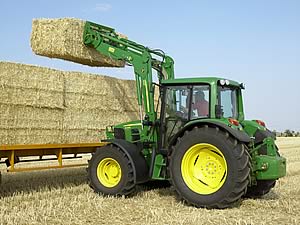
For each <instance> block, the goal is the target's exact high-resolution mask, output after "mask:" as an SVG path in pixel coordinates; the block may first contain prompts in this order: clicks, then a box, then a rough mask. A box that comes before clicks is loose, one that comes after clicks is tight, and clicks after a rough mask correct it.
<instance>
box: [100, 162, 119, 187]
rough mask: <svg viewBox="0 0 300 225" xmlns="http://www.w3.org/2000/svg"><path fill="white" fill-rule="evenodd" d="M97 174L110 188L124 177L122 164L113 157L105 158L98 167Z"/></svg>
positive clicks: (102, 182)
mask: <svg viewBox="0 0 300 225" xmlns="http://www.w3.org/2000/svg"><path fill="white" fill-rule="evenodd" d="M97 176H98V179H99V181H100V183H101V184H102V185H104V186H105V187H108V188H112V187H115V186H117V185H118V184H119V182H120V180H121V177H122V170H121V167H120V164H119V163H118V162H117V161H116V160H115V159H113V158H104V159H102V160H101V161H100V163H99V164H98V167H97Z"/></svg>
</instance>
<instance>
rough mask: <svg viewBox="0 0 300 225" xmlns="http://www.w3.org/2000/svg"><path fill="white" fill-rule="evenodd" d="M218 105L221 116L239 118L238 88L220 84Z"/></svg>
mask: <svg viewBox="0 0 300 225" xmlns="http://www.w3.org/2000/svg"><path fill="white" fill-rule="evenodd" d="M218 93H219V94H218V105H219V107H220V114H221V115H220V116H221V117H224V118H234V119H237V118H238V109H237V89H236V88H231V87H224V86H219V92H218Z"/></svg>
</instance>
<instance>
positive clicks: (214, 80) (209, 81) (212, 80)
mask: <svg viewBox="0 0 300 225" xmlns="http://www.w3.org/2000/svg"><path fill="white" fill-rule="evenodd" d="M220 80H228V81H229V85H232V86H237V87H240V85H241V84H240V83H238V82H236V81H233V80H229V79H226V78H221V77H192V78H176V79H170V80H162V81H161V84H165V85H168V84H170V85H173V84H197V83H201V84H209V85H216V84H218V82H219V81H220Z"/></svg>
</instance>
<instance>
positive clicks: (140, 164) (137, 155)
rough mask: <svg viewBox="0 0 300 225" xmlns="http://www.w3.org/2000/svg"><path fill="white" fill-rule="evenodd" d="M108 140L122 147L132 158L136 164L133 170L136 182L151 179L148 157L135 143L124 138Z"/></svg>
mask: <svg viewBox="0 0 300 225" xmlns="http://www.w3.org/2000/svg"><path fill="white" fill-rule="evenodd" d="M107 141H108V142H110V143H111V144H113V145H115V146H117V147H119V148H120V149H122V150H123V152H124V153H125V154H126V155H127V157H128V158H129V159H130V161H131V162H132V164H133V166H134V168H133V171H134V176H135V183H136V184H139V183H144V182H146V181H148V180H149V168H148V165H147V162H146V159H145V158H144V156H143V155H142V153H141V151H140V149H139V148H138V147H137V146H136V145H135V144H132V143H130V142H128V141H126V140H123V139H112V140H107Z"/></svg>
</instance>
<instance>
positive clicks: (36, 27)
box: [31, 18, 125, 67]
mask: <svg viewBox="0 0 300 225" xmlns="http://www.w3.org/2000/svg"><path fill="white" fill-rule="evenodd" d="M84 24H85V21H83V20H80V19H75V18H61V19H34V20H33V21H32V33H31V48H32V50H33V52H34V53H35V54H37V55H41V56H46V57H49V58H58V59H65V60H69V61H72V62H75V63H80V64H84V65H88V66H100V67H124V66H125V63H124V62H123V61H119V60H113V59H111V58H109V57H106V56H104V55H102V54H100V53H99V52H98V51H96V50H95V49H93V48H89V47H86V46H85V45H84V44H83V31H84Z"/></svg>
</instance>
